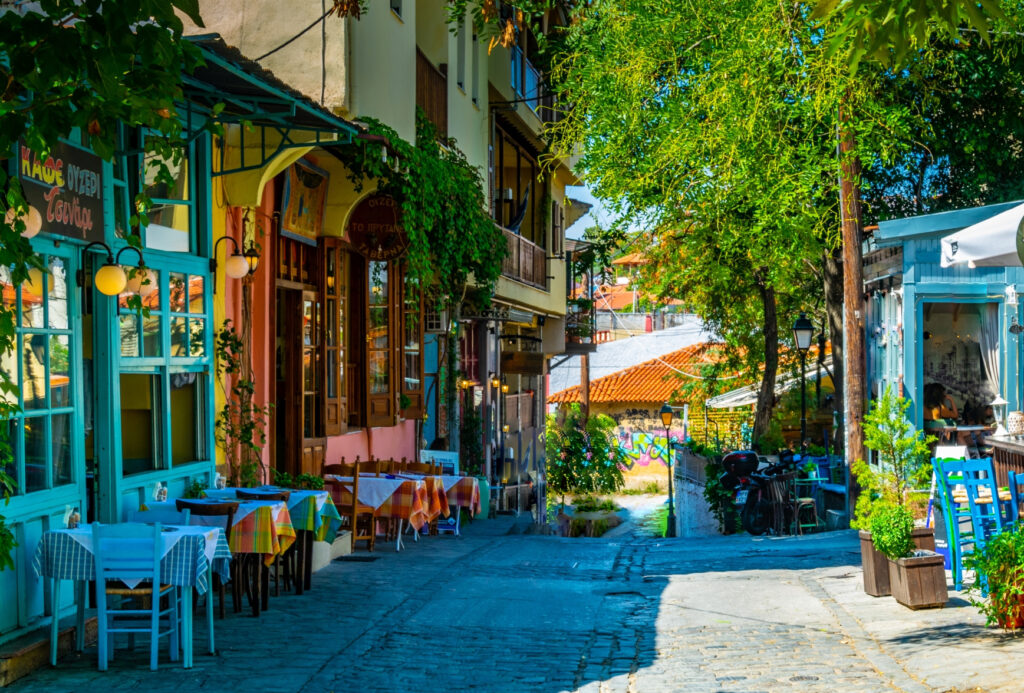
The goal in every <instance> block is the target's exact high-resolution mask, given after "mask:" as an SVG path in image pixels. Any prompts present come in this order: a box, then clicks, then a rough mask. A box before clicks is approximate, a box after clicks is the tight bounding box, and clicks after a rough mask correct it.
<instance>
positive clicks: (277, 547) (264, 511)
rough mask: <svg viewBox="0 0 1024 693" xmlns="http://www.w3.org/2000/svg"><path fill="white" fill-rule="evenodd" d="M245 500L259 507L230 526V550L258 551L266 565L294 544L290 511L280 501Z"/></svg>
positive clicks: (241, 551) (237, 551) (238, 551)
mask: <svg viewBox="0 0 1024 693" xmlns="http://www.w3.org/2000/svg"><path fill="white" fill-rule="evenodd" d="M247 502H249V503H258V504H259V507H257V508H256V509H255V510H254V511H253V512H251V513H249V514H248V515H246V516H245V518H243V519H242V521H241V522H239V523H237V524H236V525H235V526H233V527H232V528H231V552H232V553H261V554H263V562H264V563H266V564H267V565H270V564H271V563H273V562H274V558H275V557H276V556H278V555H280V554H283V553H284V552H285V551H287V550H288V548H289V547H290V546H291V545H292V544H294V543H295V527H294V526H293V525H292V516H291V513H289V512H288V506H287V505H285V504H284V503H283V502H281V501H247Z"/></svg>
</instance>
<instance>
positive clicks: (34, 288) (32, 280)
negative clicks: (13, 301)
mask: <svg viewBox="0 0 1024 693" xmlns="http://www.w3.org/2000/svg"><path fill="white" fill-rule="evenodd" d="M49 280H50V276H49V275H48V274H46V273H45V272H43V271H42V270H40V269H31V270H29V272H28V280H27V281H25V282H24V283H22V285H21V326H22V327H44V326H45V325H46V322H45V319H44V317H43V291H44V288H43V285H44V284H45V283H47V282H49Z"/></svg>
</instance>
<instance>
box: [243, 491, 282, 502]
mask: <svg viewBox="0 0 1024 693" xmlns="http://www.w3.org/2000/svg"><path fill="white" fill-rule="evenodd" d="M235 496H236V497H237V498H238V500H258V501H284V502H285V503H287V502H288V499H289V498H291V497H292V492H291V491H286V490H280V491H257V490H255V489H245V488H240V489H237V490H236V491H235Z"/></svg>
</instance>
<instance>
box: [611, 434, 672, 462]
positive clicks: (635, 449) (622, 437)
mask: <svg viewBox="0 0 1024 693" xmlns="http://www.w3.org/2000/svg"><path fill="white" fill-rule="evenodd" d="M670 435H671V437H672V442H673V443H678V442H681V441H682V440H683V432H682V431H681V430H679V431H671V432H670ZM617 438H618V440H617V443H618V446H619V448H620V449H621V450H622V451H623V452H624V453H625V457H626V461H625V465H624V466H625V469H626V470H630V469H635V468H636V467H649V466H651V465H652V464H660V465H663V466H668V461H667V460H666V454H667V452H668V450H667V447H668V446H667V445H666V442H665V430H664V429H662V430H661V431H660V432H658V431H657V430H655V431H654V432H653V433H652V432H651V431H647V430H645V429H640V428H633V427H632V426H619V431H618V434H617Z"/></svg>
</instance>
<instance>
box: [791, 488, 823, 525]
mask: <svg viewBox="0 0 1024 693" xmlns="http://www.w3.org/2000/svg"><path fill="white" fill-rule="evenodd" d="M815 484H816V482H815V481H808V480H806V479H805V480H801V479H795V480H794V482H793V524H794V525H796V526H795V529H796V533H797V534H803V533H804V530H805V529H812V530H814V531H817V530H818V527H819V526H820V525H821V521H820V520H819V519H818V502H817V500H816V499H815V498H814V488H815ZM808 510H810V514H811V522H803V521H801V519H800V514H801V513H804V514H806V511H808Z"/></svg>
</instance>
